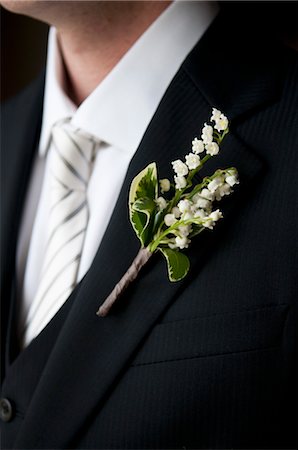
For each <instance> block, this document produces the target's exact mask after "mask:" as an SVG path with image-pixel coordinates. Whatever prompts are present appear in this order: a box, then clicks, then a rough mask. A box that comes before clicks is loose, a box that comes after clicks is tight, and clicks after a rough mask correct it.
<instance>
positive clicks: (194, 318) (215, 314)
mask: <svg viewBox="0 0 298 450" xmlns="http://www.w3.org/2000/svg"><path fill="white" fill-rule="evenodd" d="M283 306H285V307H290V305H289V304H287V303H279V304H272V305H266V306H262V307H259V308H253V309H242V310H238V311H226V312H222V313H212V314H206V315H204V316H194V317H189V318H185V319H175V320H168V321H165V322H159V323H157V324H156V325H157V326H160V325H161V326H162V325H167V324H170V323H176V322H188V321H192V320H199V319H207V318H209V317H216V316H227V315H233V314H235V315H236V314H244V313H247V312H248V313H250V312H251V313H252V312H258V311H262V310H265V309H272V308H278V307H283Z"/></svg>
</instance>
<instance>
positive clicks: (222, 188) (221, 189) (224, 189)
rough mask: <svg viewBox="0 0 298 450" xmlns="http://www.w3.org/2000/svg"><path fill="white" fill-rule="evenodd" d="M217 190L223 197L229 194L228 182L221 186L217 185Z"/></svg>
mask: <svg viewBox="0 0 298 450" xmlns="http://www.w3.org/2000/svg"><path fill="white" fill-rule="evenodd" d="M218 192H219V194H220V196H221V197H224V196H225V195H230V193H231V186H230V185H229V184H228V183H224V184H223V185H222V186H219V188H218Z"/></svg>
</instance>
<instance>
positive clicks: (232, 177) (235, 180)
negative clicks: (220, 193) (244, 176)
mask: <svg viewBox="0 0 298 450" xmlns="http://www.w3.org/2000/svg"><path fill="white" fill-rule="evenodd" d="M226 183H228V184H229V185H230V186H231V187H233V186H234V185H235V184H239V180H238V178H237V175H235V174H231V175H227V176H226Z"/></svg>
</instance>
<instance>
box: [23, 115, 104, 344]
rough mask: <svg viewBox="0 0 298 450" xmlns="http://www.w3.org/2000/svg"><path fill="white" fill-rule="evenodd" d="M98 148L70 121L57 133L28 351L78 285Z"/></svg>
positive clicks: (59, 126)
mask: <svg viewBox="0 0 298 450" xmlns="http://www.w3.org/2000/svg"><path fill="white" fill-rule="evenodd" d="M95 147H96V143H95V141H94V140H93V139H92V137H91V136H90V135H87V134H85V133H84V132H82V131H81V130H77V129H74V128H73V126H71V124H70V123H69V121H63V122H59V123H58V124H56V125H54V127H53V129H52V143H51V147H50V150H51V152H50V154H49V155H48V156H49V158H50V160H49V161H48V163H49V164H50V171H51V194H50V199H49V200H50V216H49V229H48V239H47V245H46V251H45V256H44V263H43V268H42V274H41V278H40V283H39V286H38V290H37V293H36V295H35V298H34V300H33V302H32V304H31V306H30V309H29V311H28V315H27V318H26V322H25V328H24V330H23V338H22V340H23V346H24V347H25V346H27V345H28V344H29V343H30V342H31V341H32V339H33V338H34V337H36V336H37V335H38V334H39V333H40V331H41V330H42V329H43V328H44V327H45V326H46V325H47V323H48V322H49V321H50V320H51V319H52V317H53V316H54V315H55V314H56V312H57V311H58V310H59V308H60V307H61V306H62V305H63V303H64V302H65V300H66V299H67V298H68V297H69V295H70V294H71V292H72V290H73V289H74V287H75V286H76V284H77V275H78V269H79V264H80V259H81V254H82V249H83V244H84V239H85V233H86V229H87V225H88V218H89V211H88V203H87V187H88V182H89V178H90V175H91V171H92V165H93V160H94V156H95Z"/></svg>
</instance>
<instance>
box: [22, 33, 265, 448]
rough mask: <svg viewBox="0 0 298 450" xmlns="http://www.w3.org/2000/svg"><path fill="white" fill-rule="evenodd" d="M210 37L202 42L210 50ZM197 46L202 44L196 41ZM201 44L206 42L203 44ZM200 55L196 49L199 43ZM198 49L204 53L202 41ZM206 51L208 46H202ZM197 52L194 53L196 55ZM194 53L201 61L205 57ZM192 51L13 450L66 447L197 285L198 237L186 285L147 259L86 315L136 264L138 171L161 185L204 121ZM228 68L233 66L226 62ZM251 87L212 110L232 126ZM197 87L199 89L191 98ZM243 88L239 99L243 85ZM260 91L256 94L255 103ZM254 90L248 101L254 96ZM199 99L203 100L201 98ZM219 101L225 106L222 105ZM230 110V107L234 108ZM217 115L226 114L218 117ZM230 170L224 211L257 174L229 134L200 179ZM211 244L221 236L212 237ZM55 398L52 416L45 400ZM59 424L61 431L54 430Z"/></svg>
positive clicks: (204, 245)
mask: <svg viewBox="0 0 298 450" xmlns="http://www.w3.org/2000/svg"><path fill="white" fill-rule="evenodd" d="M212 37H213V35H212V34H211V38H210V39H211V41H212ZM204 40H206V38H204ZM208 42H209V41H208ZM199 45H200V46H201V43H200V44H199ZM204 45H207V43H206V42H205V44H204ZM208 45H209V43H208ZM204 48H205V47H204V46H203V50H204ZM203 50H202V55H203V57H204V58H205V57H206V55H205V53H206V52H204V51H203ZM200 55H201V53H200V52H199V51H198V48H197V49H195V50H194V51H193V52H192V54H191V55H190V56H189V58H188V59H187V60H186V62H185V64H184V65H183V67H182V68H181V70H180V71H179V72H178V74H177V76H176V77H175V79H174V80H173V82H172V83H171V85H170V87H169V89H168V91H167V92H166V94H165V96H164V99H163V100H162V102H161V104H160V106H159V108H158V110H157V112H156V114H155V116H154V118H153V120H152V122H151V124H150V126H149V127H148V130H147V132H146V134H145V136H144V138H143V140H142V142H141V144H140V146H139V149H138V151H137V153H136V154H135V156H134V158H133V160H132V162H131V164H130V166H129V169H128V173H127V176H126V179H125V182H124V185H123V188H122V191H121V194H120V196H119V199H118V202H117V205H116V208H115V210H114V213H113V216H112V219H111V221H110V224H109V227H108V229H107V231H106V234H105V236H104V239H103V241H102V243H101V245H100V248H99V249H98V252H97V254H96V257H95V259H94V262H93V264H92V266H91V268H90V270H89V271H88V273H87V274H86V276H85V278H84V279H83V281H82V283H81V284H80V286H79V287H78V289H77V292H76V295H75V296H74V298H73V299H72V301H73V305H72V308H71V310H70V313H69V315H68V317H67V319H66V322H65V324H64V327H63V328H62V330H61V332H60V335H59V337H58V339H57V342H56V345H55V347H54V348H53V351H52V352H51V355H49V360H48V364H47V366H46V368H45V370H44V372H43V374H42V376H41V379H40V382H39V384H38V387H37V389H36V391H35V394H34V397H33V399H32V402H31V404H30V408H29V410H28V412H27V414H26V417H25V419H24V423H23V426H22V428H21V430H20V433H19V435H18V438H17V442H16V448H49V447H51V448H66V447H69V446H71V445H75V443H74V442H75V441H74V440H75V436H76V433H79V432H80V429H81V428H82V426H83V425H84V424H85V422H86V421H87V420H88V418H89V417H91V416H92V414H93V413H94V411H95V408H96V409H97V410H99V409H100V407H101V405H103V403H104V401H105V400H106V399H107V398H108V395H109V392H110V391H111V389H112V388H113V386H114V385H115V383H116V382H117V379H118V378H119V377H120V376H121V374H122V373H123V371H124V370H125V368H127V366H128V364H129V361H130V359H131V358H132V357H133V355H134V353H135V352H136V351H137V349H138V348H139V347H140V345H141V344H142V342H143V341H144V339H145V338H146V336H147V335H148V333H149V332H150V330H151V329H152V327H153V326H154V324H155V323H156V321H157V320H158V318H159V317H160V316H161V315H162V314H163V313H164V312H165V310H166V309H167V308H168V307H169V306H170V305H171V303H172V302H174V301H175V298H176V297H177V296H178V295H179V292H180V291H181V290H182V289H183V288H184V286H185V285H186V284H188V283H190V282H191V279H192V277H193V276H194V274H195V275H196V276H199V273H200V265H201V261H202V260H203V255H204V252H206V251H208V248H209V246H210V245H211V244H212V242H213V241H214V239H215V236H216V235H217V233H218V232H217V230H216V231H214V233H210V234H207V233H206V237H203V239H202V238H201V237H198V238H197V240H196V241H194V242H193V244H192V247H191V249H190V251H189V256H190V258H191V267H192V270H191V273H190V276H189V277H188V278H187V279H186V280H184V281H182V282H179V283H170V282H168V280H167V274H166V267H165V263H164V261H163V260H162V258H161V257H160V256H159V255H155V256H154V257H153V258H152V259H151V260H150V262H149V264H148V265H147V266H146V267H145V268H144V269H143V271H142V273H141V276H140V277H139V278H138V279H137V280H136V281H135V283H134V284H133V285H132V286H131V287H130V288H129V289H128V290H127V291H126V293H125V294H124V295H123V297H122V298H121V300H120V301H119V304H118V305H117V306H116V307H115V308H114V309H113V311H112V312H111V313H110V315H109V316H107V317H106V318H98V317H97V316H96V314H95V312H96V310H97V308H98V306H99V305H100V304H101V303H102V301H103V300H104V299H105V297H106V296H107V295H108V294H109V293H110V291H111V290H112V288H113V287H114V285H115V283H116V282H117V281H118V280H119V279H120V277H121V276H122V275H123V273H124V272H125V270H126V269H127V267H128V266H129V265H130V263H131V262H132V260H133V258H134V256H135V255H136V253H137V251H138V248H139V245H138V240H137V238H136V237H135V236H134V233H133V231H132V229H131V226H130V224H129V220H128V209H127V197H128V190H129V186H130V183H131V180H132V178H133V177H134V176H135V175H136V174H137V173H138V172H139V171H140V170H141V169H143V168H144V167H145V166H146V164H148V163H149V162H152V161H154V160H155V161H157V164H158V167H159V176H160V177H161V178H162V177H166V176H171V164H170V163H171V161H172V160H173V159H175V158H177V157H182V156H183V155H184V154H185V153H186V152H187V150H188V149H189V148H190V145H191V140H192V138H193V137H194V136H195V135H197V134H198V133H199V132H200V127H201V124H202V123H203V122H204V121H206V119H207V118H208V117H209V116H210V110H211V106H214V105H213V104H210V103H209V101H208V99H209V98H210V99H212V100H213V97H212V96H213V95H214V94H213V87H210V83H209V82H208V83H209V87H208V83H205V82H204V77H205V75H204V77H200V74H199V72H198V71H197V66H198V65H201V67H202V65H203V64H205V65H206V60H204V59H202V57H201V56H200ZM236 62H237V58H236ZM252 84H253V85H254V89H255V95H254V102H252V101H251V97H250V96H248V97H249V98H247V99H246V100H245V95H244V91H243V92H242V93H240V88H239V90H238V92H237V95H238V96H240V97H239V98H241V105H240V106H239V105H238V104H237V98H234V102H235V103H233V102H231V101H230V100H229V102H228V103H229V104H228V103H226V104H224V103H225V100H224V99H222V102H223V104H221V103H220V102H219V101H217V102H215V106H217V107H219V108H223V110H224V111H225V112H226V113H227V114H228V115H232V116H233V117H234V118H235V119H236V118H239V117H240V115H241V114H243V113H247V112H248V111H249V110H250V109H251V108H253V107H254V106H255V104H256V102H257V103H259V104H261V102H262V101H264V100H268V99H269V96H268V92H269V89H268V87H267V86H266V89H263V88H262V85H260V86H259V89H257V87H256V83H255V81H254V80H252ZM198 86H199V89H198ZM245 87H246V89H247V91H248V92H249V88H250V87H249V86H248V82H247V83H246V86H245ZM262 90H263V94H262ZM257 91H258V92H257ZM202 93H203V95H202ZM219 97H220V95H219ZM227 98H228V97H227ZM235 105H236V106H235ZM225 106H226V108H227V109H224V107H225ZM230 165H233V166H235V167H237V168H238V170H239V172H240V178H241V188H240V189H239V192H238V193H237V194H234V195H233V196H232V198H231V199H229V200H228V201H227V202H226V210H227V217H226V218H225V222H226V224H228V220H229V216H228V210H229V209H233V210H235V207H237V206H239V204H240V201H242V202H243V201H245V198H246V196H245V195H243V194H245V192H246V188H247V186H250V185H251V184H252V183H253V182H254V181H255V180H256V177H257V176H259V175H260V173H261V170H262V163H261V161H260V160H259V158H258V157H257V156H255V155H254V153H253V152H252V151H251V150H249V149H247V148H246V147H245V145H243V144H242V143H241V142H240V141H239V140H238V139H237V138H236V137H235V136H233V133H231V134H230V135H229V136H228V137H227V139H226V144H225V146H224V148H223V149H222V152H221V155H220V156H219V157H218V158H213V159H212V160H211V161H210V164H209V165H208V169H207V170H208V172H209V173H212V171H213V170H214V169H215V168H218V167H228V166H230ZM220 233H221V237H223V236H224V233H223V232H221V231H220ZM57 394H58V395H59V404H60V405H61V406H60V407H59V408H57V407H56V404H55V402H53V398H55V397H56V396H57ZM61 424H63V426H61Z"/></svg>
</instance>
